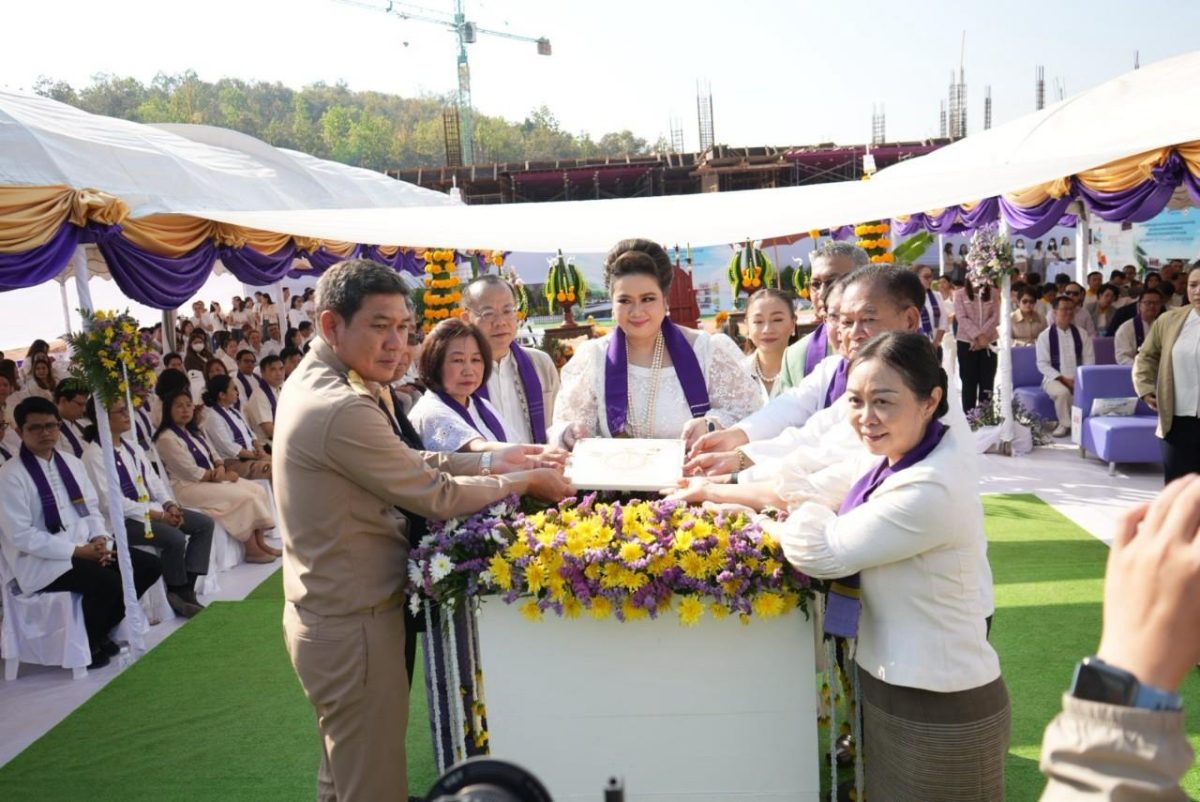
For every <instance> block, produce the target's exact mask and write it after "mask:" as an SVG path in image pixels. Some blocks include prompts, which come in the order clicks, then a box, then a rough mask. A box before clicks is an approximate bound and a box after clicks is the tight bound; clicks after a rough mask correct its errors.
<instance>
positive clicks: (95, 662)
mask: <svg viewBox="0 0 1200 802" xmlns="http://www.w3.org/2000/svg"><path fill="white" fill-rule="evenodd" d="M111 662H112V658H111V657H109V656H108V655H107V654H105V653H104V650H103V649H97V650H96V651H94V652H92V662H90V663H88V668H89V669H93V668H104V667H105V666H106V665H108V664H109V663H111Z"/></svg>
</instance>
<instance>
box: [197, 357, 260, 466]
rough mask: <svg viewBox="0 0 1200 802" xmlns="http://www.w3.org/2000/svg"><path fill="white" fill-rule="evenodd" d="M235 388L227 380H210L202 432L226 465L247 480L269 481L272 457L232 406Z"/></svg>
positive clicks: (215, 378)
mask: <svg viewBox="0 0 1200 802" xmlns="http://www.w3.org/2000/svg"><path fill="white" fill-rule="evenodd" d="M237 398H238V385H237V382H235V381H234V380H233V379H231V378H229V377H228V376H213V377H212V378H211V379H209V380H208V386H207V388H205V390H204V404H205V406H206V407H207V411H206V412H205V414H204V422H203V429H204V434H205V435H207V437H208V442H209V443H211V444H212V447H213V450H214V451H216V452H217V456H218V457H220V458H221V459H222V460H223V461H224V464H225V468H226V469H227V470H231V471H233V472H234V473H236V474H237V475H238V476H241V477H243V478H246V479H270V478H271V456H270V455H269V454H267V452H266V451H264V450H263V447H262V444H261V443H259V441H258V440H257V439H256V438H255V437H254V434H253V433H252V432H251V431H250V424H248V423H247V422H246V418H245V416H243V415H242V413H241V412H239V411H238V410H237V408H236V406H235V404H236V403H237Z"/></svg>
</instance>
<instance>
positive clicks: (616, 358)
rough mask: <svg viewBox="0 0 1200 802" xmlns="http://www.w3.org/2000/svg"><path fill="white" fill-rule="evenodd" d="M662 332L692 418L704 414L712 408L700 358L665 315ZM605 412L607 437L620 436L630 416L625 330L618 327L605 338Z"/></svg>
mask: <svg viewBox="0 0 1200 802" xmlns="http://www.w3.org/2000/svg"><path fill="white" fill-rule="evenodd" d="M662 334H663V340H664V343H665V345H666V347H667V353H668V354H670V355H671V363H672V364H673V365H674V366H675V378H677V379H678V380H679V385H680V386H681V387H682V388H683V395H684V397H685V398H686V399H687V403H688V408H689V409H690V410H691V413H692V417H693V418H700V417H703V416H704V415H706V414H708V410H709V409H711V408H712V407H711V405H710V404H709V402H708V387H706V386H705V384H704V372H703V371H701V370H700V360H698V359H696V352H695V351H693V350H692V344H691V343H689V342H688V341H687V337H685V336H683V332H682V331H680V330H679V327H678V326H676V325H675V324H674V323H672V322H671V321H670V320H668V319H666V318H663V322H662ZM604 412H605V415H606V419H607V421H608V433H609V436H611V437H618V436H620V434H621V433H622V432H623V431H624V430H625V424H626V423H627V422H628V419H629V354H628V353H627V352H626V349H625V332H624V331H623V330H622V329H621V328H620V327H619V326H618V327H617V330H616V331H615V332H614V333H613V336H612V339H611V340H609V341H608V355H607V357H606V358H605V362H604Z"/></svg>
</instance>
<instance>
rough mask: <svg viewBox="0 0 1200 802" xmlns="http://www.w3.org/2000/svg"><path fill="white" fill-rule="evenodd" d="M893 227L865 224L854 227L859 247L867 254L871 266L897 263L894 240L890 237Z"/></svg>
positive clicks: (885, 224)
mask: <svg viewBox="0 0 1200 802" xmlns="http://www.w3.org/2000/svg"><path fill="white" fill-rule="evenodd" d="M891 230H892V227H891V225H890V224H889V223H884V222H877V223H863V224H861V225H857V226H855V227H854V234H855V236H857V237H858V238H859V239H858V242H857V243H856V244H857V245H858V247H860V248H862V249H863V250H864V251H866V252H867V257H868V258H869V259H870V261H871V264H876V265H877V264H891V263H893V262H894V261H896V257H895V256H893V255H892V252H891V247H892V240H891V239H890V237H889V236H887V235H890V234H891Z"/></svg>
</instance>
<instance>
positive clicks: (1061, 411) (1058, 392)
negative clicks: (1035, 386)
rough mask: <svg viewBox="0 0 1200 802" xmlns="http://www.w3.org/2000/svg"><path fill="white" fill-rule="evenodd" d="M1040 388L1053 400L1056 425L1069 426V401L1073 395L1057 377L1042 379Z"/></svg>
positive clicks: (1072, 398)
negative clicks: (1056, 418)
mask: <svg viewBox="0 0 1200 802" xmlns="http://www.w3.org/2000/svg"><path fill="white" fill-rule="evenodd" d="M1042 389H1043V390H1045V391H1046V395H1048V396H1050V400H1051V401H1053V402H1054V414H1055V415H1057V416H1058V425H1059V426H1066V427H1067V428H1068V429H1070V428H1071V402H1072V401H1073V400H1074V398H1075V396H1074V395H1073V394H1072V393H1071V391H1070V390H1068V389H1067V386H1066V385H1065V384H1063V383H1062V382H1060V381H1059V380H1058V379H1042Z"/></svg>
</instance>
